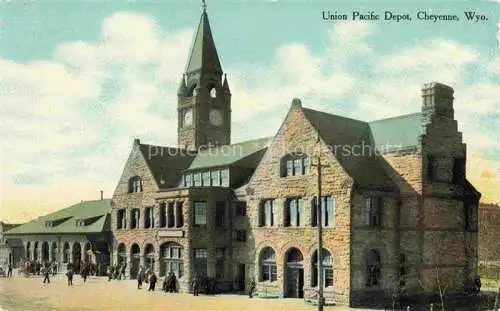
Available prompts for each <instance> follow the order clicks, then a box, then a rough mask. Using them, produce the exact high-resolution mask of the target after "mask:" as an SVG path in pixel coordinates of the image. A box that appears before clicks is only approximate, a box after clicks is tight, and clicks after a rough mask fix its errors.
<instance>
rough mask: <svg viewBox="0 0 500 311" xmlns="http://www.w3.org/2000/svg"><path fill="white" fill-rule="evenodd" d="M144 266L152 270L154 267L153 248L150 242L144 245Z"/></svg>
mask: <svg viewBox="0 0 500 311" xmlns="http://www.w3.org/2000/svg"><path fill="white" fill-rule="evenodd" d="M144 267H145V268H146V269H151V271H153V269H154V267H155V248H154V247H153V245H152V244H146V247H144Z"/></svg>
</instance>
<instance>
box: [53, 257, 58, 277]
mask: <svg viewBox="0 0 500 311" xmlns="http://www.w3.org/2000/svg"><path fill="white" fill-rule="evenodd" d="M56 273H57V261H54V262H53V263H52V276H55V275H56Z"/></svg>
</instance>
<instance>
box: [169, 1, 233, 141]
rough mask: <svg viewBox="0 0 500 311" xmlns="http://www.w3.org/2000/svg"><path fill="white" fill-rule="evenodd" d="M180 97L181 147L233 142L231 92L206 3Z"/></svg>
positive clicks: (179, 125) (182, 82)
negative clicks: (209, 20)
mask: <svg viewBox="0 0 500 311" xmlns="http://www.w3.org/2000/svg"><path fill="white" fill-rule="evenodd" d="M177 97H178V107H177V110H178V123H177V135H178V138H177V139H178V145H179V147H180V148H185V149H190V150H194V149H200V148H206V147H210V146H220V145H229V144H230V143H231V92H230V90H229V85H228V82H227V77H226V75H225V74H224V76H223V72H222V67H221V64H220V61H219V56H218V54H217V49H216V48H215V43H214V39H213V37H212V31H211V29H210V24H209V22H208V15H207V12H206V7H205V5H204V6H203V13H202V14H201V18H200V23H199V25H198V29H197V30H196V35H195V37H194V42H193V46H192V47H191V52H190V55H189V58H188V61H187V65H186V69H185V72H184V74H183V76H182V79H181V81H180V85H179V89H178V92H177Z"/></svg>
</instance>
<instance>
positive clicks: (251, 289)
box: [248, 278, 256, 298]
mask: <svg viewBox="0 0 500 311" xmlns="http://www.w3.org/2000/svg"><path fill="white" fill-rule="evenodd" d="M255 287H256V284H255V279H254V278H252V281H251V282H250V286H249V289H248V298H253V292H254V291H255Z"/></svg>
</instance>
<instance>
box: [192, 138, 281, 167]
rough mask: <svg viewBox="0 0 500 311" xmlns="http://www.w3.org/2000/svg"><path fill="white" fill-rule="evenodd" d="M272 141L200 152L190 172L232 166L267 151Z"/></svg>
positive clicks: (240, 144)
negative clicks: (257, 153) (264, 150)
mask: <svg viewBox="0 0 500 311" xmlns="http://www.w3.org/2000/svg"><path fill="white" fill-rule="evenodd" d="M271 141H272V137H266V138H261V139H256V140H249V141H244V142H241V143H237V144H232V145H225V146H219V147H213V148H209V149H206V150H203V151H199V152H198V154H197V155H196V157H195V158H194V160H193V163H191V166H189V168H188V170H194V169H200V168H208V167H216V166H227V165H231V164H233V163H235V162H237V161H239V160H241V159H243V158H246V157H248V156H250V155H252V154H254V153H256V152H259V151H261V150H263V149H266V148H267V147H268V146H269V144H270V143H271Z"/></svg>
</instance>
